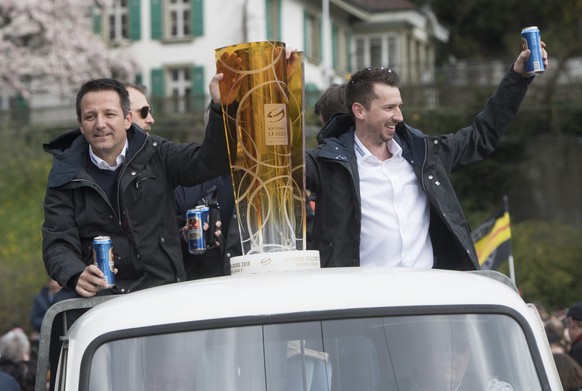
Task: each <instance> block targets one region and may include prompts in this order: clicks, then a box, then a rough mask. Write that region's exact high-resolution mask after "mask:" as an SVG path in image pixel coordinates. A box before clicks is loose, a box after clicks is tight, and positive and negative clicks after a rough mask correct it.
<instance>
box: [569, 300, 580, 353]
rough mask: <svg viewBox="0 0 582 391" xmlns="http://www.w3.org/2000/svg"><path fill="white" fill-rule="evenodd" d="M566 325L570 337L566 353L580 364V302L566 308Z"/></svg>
mask: <svg viewBox="0 0 582 391" xmlns="http://www.w3.org/2000/svg"><path fill="white" fill-rule="evenodd" d="M566 327H567V328H568V335H569V337H570V350H569V351H568V355H569V356H570V357H572V358H573V359H574V360H576V362H577V363H578V365H582V302H578V303H576V304H574V305H572V306H571V307H570V308H568V312H567V313H566Z"/></svg>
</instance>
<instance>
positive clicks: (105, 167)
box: [89, 139, 129, 171]
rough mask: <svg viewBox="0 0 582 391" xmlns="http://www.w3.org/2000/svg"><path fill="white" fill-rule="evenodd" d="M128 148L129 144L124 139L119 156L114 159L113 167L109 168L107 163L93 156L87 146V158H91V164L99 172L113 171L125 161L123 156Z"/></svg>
mask: <svg viewBox="0 0 582 391" xmlns="http://www.w3.org/2000/svg"><path fill="white" fill-rule="evenodd" d="M128 147H129V143H128V142H127V139H126V140H125V146H124V147H123V149H122V150H121V153H120V154H119V156H117V157H116V158H115V166H110V165H109V163H107V162H106V161H105V160H103V159H101V158H100V157H99V156H97V155H95V153H93V150H92V149H91V146H90V145H89V156H91V161H92V162H93V164H95V165H96V166H97V167H98V168H100V169H101V170H109V171H115V170H117V169H118V168H119V167H120V166H121V165H122V164H123V162H124V161H125V154H126V153H127V148H128Z"/></svg>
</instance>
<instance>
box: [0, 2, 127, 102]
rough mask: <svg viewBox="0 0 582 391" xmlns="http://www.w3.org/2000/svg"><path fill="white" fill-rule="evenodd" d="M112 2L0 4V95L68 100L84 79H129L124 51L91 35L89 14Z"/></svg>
mask: <svg viewBox="0 0 582 391" xmlns="http://www.w3.org/2000/svg"><path fill="white" fill-rule="evenodd" d="M112 2H113V0H2V1H0V53H1V55H0V90H2V91H9V92H12V93H16V94H21V95H22V96H23V97H24V98H25V99H28V98H29V97H30V96H31V95H32V94H35V93H50V94H56V95H68V94H69V93H70V92H71V91H74V90H76V89H77V88H78V87H79V86H80V85H81V84H82V83H83V82H84V81H85V80H87V79H90V78H95V77H117V78H119V79H126V80H131V79H132V78H133V77H134V75H135V69H136V64H135V63H134V61H133V60H132V59H131V58H130V56H129V54H128V53H127V51H126V50H124V48H119V47H116V49H115V50H114V51H112V50H111V49H109V48H108V46H107V44H106V43H105V42H104V40H103V39H102V38H101V37H100V36H98V35H97V34H95V33H93V29H92V21H93V15H95V14H98V13H101V12H103V10H105V9H107V7H109V6H111V3H112Z"/></svg>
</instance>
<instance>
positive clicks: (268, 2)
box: [265, 0, 281, 41]
mask: <svg viewBox="0 0 582 391" xmlns="http://www.w3.org/2000/svg"><path fill="white" fill-rule="evenodd" d="M275 13H276V14H275ZM265 14H266V15H267V17H266V19H267V25H266V30H267V39H270V40H274V41H279V40H281V0H265Z"/></svg>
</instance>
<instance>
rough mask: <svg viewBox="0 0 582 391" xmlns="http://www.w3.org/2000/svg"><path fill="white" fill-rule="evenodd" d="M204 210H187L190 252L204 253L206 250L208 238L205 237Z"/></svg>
mask: <svg viewBox="0 0 582 391" xmlns="http://www.w3.org/2000/svg"><path fill="white" fill-rule="evenodd" d="M203 219H204V212H202V211H201V210H200V209H196V208H194V209H189V210H188V211H187V212H186V221H187V224H188V251H189V252H190V254H202V253H203V252H204V251H206V240H205V238H204V229H203V228H202V227H203V224H204V220H203Z"/></svg>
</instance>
